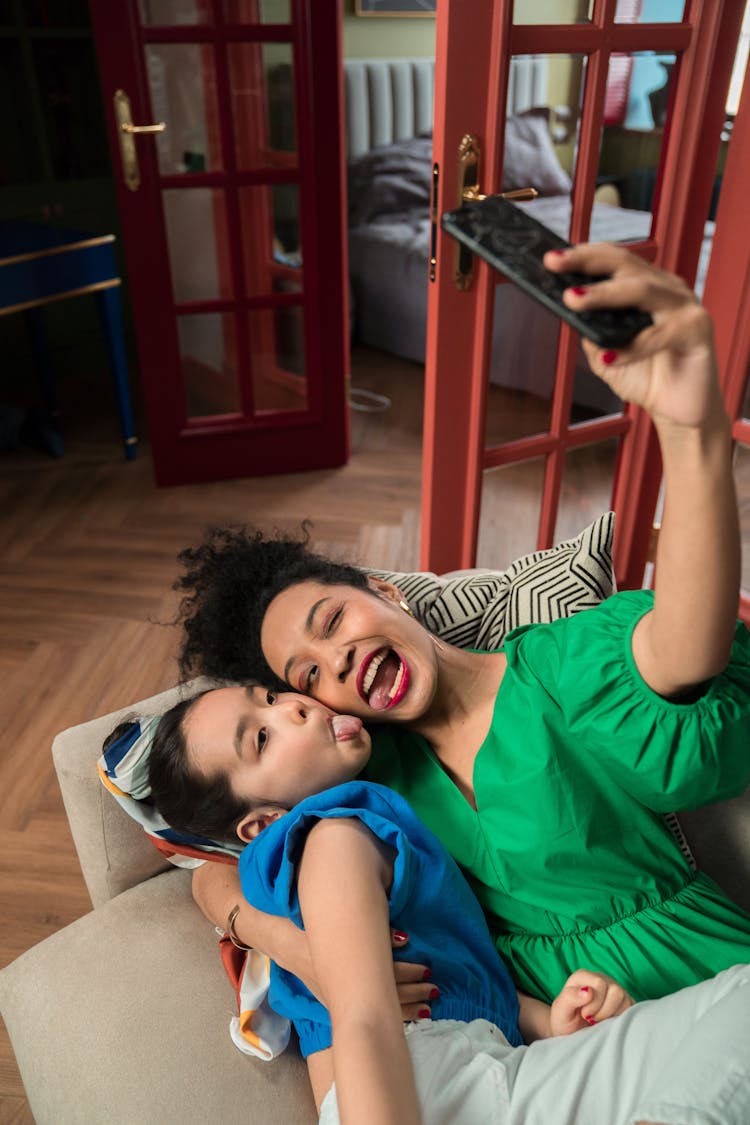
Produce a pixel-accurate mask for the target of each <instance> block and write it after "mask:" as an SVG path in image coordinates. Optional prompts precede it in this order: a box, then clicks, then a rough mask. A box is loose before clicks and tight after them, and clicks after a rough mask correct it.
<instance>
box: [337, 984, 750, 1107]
mask: <svg viewBox="0 0 750 1125" xmlns="http://www.w3.org/2000/svg"><path fill="white" fill-rule="evenodd" d="M749 985H750V965H736V966H735V967H734V968H732V969H727V970H726V971H725V972H723V973H719V975H718V976H716V977H713V978H712V979H711V980H708V981H704V982H703V983H702V984H697V985H693V986H692V987H691V988H684V989H682V990H681V991H680V992H676V993H674V994H673V995H671V996H665V997H663V998H662V999H660V1000H647V1001H644V1002H642V1003H640V1004H636V1005H635V1006H634V1007H632V1008H629V1009H628V1011H627V1012H625V1013H624V1014H623V1015H622V1016H618V1017H617V1018H615V1019H611V1020H605V1021H604V1022H603V1023H601V1024H598V1025H597V1026H596V1027H590V1028H584V1029H583V1030H582V1031H577V1032H576V1033H575V1034H574V1035H565V1036H560V1037H558V1038H554V1039H542V1040H539V1041H538V1042H536V1043H532V1044H531V1045H530V1046H528V1047H511V1046H510V1045H509V1043H508V1041H507V1040H506V1038H505V1036H504V1035H503V1034H502V1033H501V1032H500V1031H499V1030H498V1028H497V1027H495V1025H494V1024H491V1023H488V1022H487V1021H486V1020H474V1021H473V1022H472V1023H459V1022H457V1021H454V1020H435V1021H430V1020H422V1021H420V1022H418V1023H412V1024H407V1025H406V1039H407V1043H408V1046H409V1051H410V1053H411V1057H412V1065H413V1067H414V1075H415V1079H416V1083H417V1093H418V1096H419V1103H420V1106H421V1108H422V1120H423V1122H424V1125H603V1123H606V1125H634V1122H637V1121H647V1122H658V1123H659V1125H750V987H748V986H749ZM320 1122H321V1125H338V1123H339V1114H338V1107H337V1105H336V1088H335V1085H334V1086H332V1087H331V1089H330V1090H329V1091H328V1093H327V1094H326V1097H325V1099H324V1100H323V1104H322V1107H321V1113H320Z"/></svg>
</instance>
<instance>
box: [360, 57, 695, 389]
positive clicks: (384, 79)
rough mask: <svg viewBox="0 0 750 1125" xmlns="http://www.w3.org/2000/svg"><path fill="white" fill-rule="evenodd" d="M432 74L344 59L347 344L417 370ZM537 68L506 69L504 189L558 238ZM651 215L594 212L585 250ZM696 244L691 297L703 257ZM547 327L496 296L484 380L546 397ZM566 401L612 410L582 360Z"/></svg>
mask: <svg viewBox="0 0 750 1125" xmlns="http://www.w3.org/2000/svg"><path fill="white" fill-rule="evenodd" d="M433 77H434V63H433V60H432V59H425V58H406V59H346V60H345V61H344V90H345V106H346V128H347V156H348V186H349V274H350V280H351V293H352V304H353V324H354V338H355V340H356V341H358V342H359V343H362V344H365V345H368V346H371V347H376V348H380V349H382V350H384V351H388V352H393V353H395V354H396V355H400V356H404V357H405V358H407V359H411V360H414V361H416V362H418V363H422V362H423V361H424V351H425V331H426V317H427V285H428V282H427V260H428V248H429V240H430V222H429V193H430V182H431V170H432V155H431V130H432V91H433ZM547 89H548V83H547V60H546V58H544V57H532V56H528V57H519V58H514V59H513V60H512V64H511V72H510V81H509V94H508V126H507V130H506V142H505V154H504V162H503V163H504V171H503V190H510V189H511V188H516V187H527V186H533V187H535V188H537V190H538V191H539V192H540V198H538V199H536V200H534V201H533V202H532V203H527V204H520V206H523V207H526V208H528V209H530V210H531V212H532V213H533V214H534V215H536V217H537V218H538V219H540V221H541V222H543V223H545V224H546V225H547V226H549V227H551V228H552V229H553V230H555V231H557V232H558V233H559V234H560V235H562V236H563V237H565V238H567V237H568V233H569V225H570V203H571V201H570V191H571V181H570V177H569V176H568V173H567V172H566V171H565V169H563V168H562V166H561V165H560V161H559V159H558V156H557V152H556V150H555V146H554V144H553V142H552V138H551V134H550V129H549V110H548V108H547V103H548V100H549V99H548V94H547ZM650 226H651V215H650V213H649V212H645V211H635V210H632V209H626V208H623V207H617V206H612V205H608V204H604V203H595V204H594V209H593V213H592V217H591V238H592V240H597V241H598V240H604V239H607V240H622V241H637V240H639V239H643V238H645V237H647V236H648V233H649V230H650ZM712 232H713V224H712V223H707V224H706V238H705V239H704V246H703V253H702V255H701V264H700V267H699V273H698V282H697V284H696V289H697V290H698V291H700V288H701V286H702V281H703V277H704V274H705V269H706V267H707V263H708V257H709V254H710V238H711V234H712ZM557 331H558V324H557V320H556V319H555V317H553V316H552V314H550V313H548V312H547V311H546V310H544V309H543V308H541V307H540V306H538V305H536V304H534V303H533V302H532V301H531V300H530V299H529V298H528V297H526V296H525V295H524V294H523V293H521V292H520V291H519V290H517V289H516V288H515V287H514V286H512V285H498V287H497V294H496V298H495V313H494V324H493V346H492V359H491V368H490V380H491V382H492V383H494V384H498V385H501V386H505V387H511V388H514V389H518V390H525V391H528V392H530V393H532V394H535V395H539V396H542V397H544V398H550V397H551V394H552V384H553V379H554V367H553V357H554V354H555V344H556V340H557ZM574 397H575V400H576V402H578V403H579V404H581V405H583V406H585V407H588V408H591V409H595V410H600V411H601V410H604V411H607V410H613V409H619V408H620V401H619V399H616V398H615V396H614V395H613V394H612V393H611V392H610V391H609V390H608V388H607V387H606V386H604V384H603V383H601V382H600V380H598V379H595V378H594V377H593V376H591V375H590V373H589V372H588V368H587V366H586V363H585V360H584V358H583V353H581V355H580V364H579V369H578V370H577V372H576V383H575V390H574Z"/></svg>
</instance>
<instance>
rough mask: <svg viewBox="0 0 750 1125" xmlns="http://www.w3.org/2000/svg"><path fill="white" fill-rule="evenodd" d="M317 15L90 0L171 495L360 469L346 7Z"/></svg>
mask: <svg viewBox="0 0 750 1125" xmlns="http://www.w3.org/2000/svg"><path fill="white" fill-rule="evenodd" d="M314 9H315V10H314V14H313V5H311V4H310V3H307V2H306V0H122V2H120V3H117V4H112V3H111V2H110V0H91V14H92V23H93V28H94V35H95V41H96V48H97V54H98V58H99V64H100V70H101V76H102V89H103V96H104V100H105V109H106V111H107V116H108V121H109V133H110V141H111V146H112V152H113V163H114V167H115V175H116V179H117V184H118V199H119V207H120V216H121V222H122V235H123V243H124V250H125V258H126V263H127V269H128V278H129V285H130V293H131V299H132V307H133V317H134V322H135V328H136V336H137V343H138V353H139V362H140V373H141V378H142V383H143V387H144V394H145V403H146V410H147V420H148V429H149V436H150V439H151V445H152V448H153V456H154V466H155V473H156V478H157V481H158V483H159V484H180V483H185V482H194V481H207V480H218V479H222V478H227V477H239V476H251V475H262V474H268V473H277V472H292V471H298V470H303V469H313V468H323V467H332V466H336V465H341V464H343V463H344V462H345V461H346V459H347V457H348V448H349V430H348V409H347V401H346V379H347V372H348V335H347V332H346V331H345V323H346V301H347V296H346V294H347V290H346V286H345V276H346V257H345V253H346V251H345V246H346V243H345V237H344V223H345V208H344V180H343V145H342V143H341V137H342V116H343V108H342V106H343V102H342V76H341V69H342V68H341V4H340V0H316V3H315V5H314ZM123 125H124V126H125V132H123ZM144 127H145V129H144ZM132 128H135V131H134V132H133V131H131V129H132Z"/></svg>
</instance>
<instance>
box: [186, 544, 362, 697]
mask: <svg viewBox="0 0 750 1125" xmlns="http://www.w3.org/2000/svg"><path fill="white" fill-rule="evenodd" d="M309 539H310V535H309V530H308V527H307V525H306V524H303V525H302V528H301V535H300V536H298V537H297V538H293V537H291V536H285V535H281V534H277V535H275V536H273V537H267V536H266V535H264V533H263V532H261V531H254V530H252V529H250V528H242V527H240V528H237V527H218V528H211V529H209V530H208V531H207V532H206V534H205V536H204V539H203V542H202V543H201V544H200V545H199V546H197V547H187V548H186V549H185V550H184V551H181V552H180V554H179V555H178V561H179V562H180V564H181V565H182V566H183V567H184V570H185V573H184V574H183V575H182V576H181V577H180V578H178V579H177V581H176V582H175V584H174V588H175V589H176V590H182V591H183V592H184V593H185V597H184V598H183V600H182V602H181V604H180V609H179V619H180V620H181V621H182V625H183V628H184V631H185V632H184V638H183V642H182V650H181V652H180V671H181V673H182V675H183V676H184V677H185V678H188V677H189V676H191V675H194V674H196V673H203V674H205V675H207V676H214V677H216V678H218V679H227V680H247V679H254V680H257V681H259V682H260V683H263V684H268V685H270V686H273V687H281V686H282V684H281V683H280V682H279V679H278V677H277V676H275V675H274V674H273V672H272V671H271V669H270V668H269V667H268V664H267V663H266V661H265V658H264V656H263V652H262V650H261V646H260V629H261V625H262V623H263V617H264V615H265V612H266V609H267V608H268V605H269V603H270V602H271V601H272V600H273V599H274V598H275V597H276V595H277V594H280V593H281V591H282V590H285V589H287V587H289V586H294V585H296V584H297V583H299V582H305V581H308V580H310V581H313V582H323V583H325V584H326V585H336V584H339V583H340V584H343V585H347V586H354V587H356V588H357V589H361V590H367V589H369V586H368V584H367V576H366V574H365V573H364V572H363V571H361V570H359V569H358V568H357V567H355V566H352V565H350V564H349V563H337V562H334V561H333V560H331V559H327V558H325V557H324V556H322V555H316V554H314V553H313V552H312V551H311V550H310V549H309V546H308V543H309Z"/></svg>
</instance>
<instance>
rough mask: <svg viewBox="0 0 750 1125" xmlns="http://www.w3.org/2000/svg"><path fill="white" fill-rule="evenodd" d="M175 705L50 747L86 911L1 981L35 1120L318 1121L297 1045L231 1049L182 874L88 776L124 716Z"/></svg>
mask: <svg viewBox="0 0 750 1125" xmlns="http://www.w3.org/2000/svg"><path fill="white" fill-rule="evenodd" d="M195 686H197V682H196V684H194V685H192V687H193V689H194V688H195ZM188 690H190V689H188ZM179 696H180V689H177V688H174V689H172V690H170V691H167V692H163V693H161V694H160V695H157V696H154V697H152V698H151V699H148V700H144V701H143V702H141V703H138V704H136V705H134V706H131V707H128V708H125V709H124V710H123V711H122V712H118V713H115V714H111V715H106V716H104V717H102V718H99V719H94V720H92V721H91V722H88V723H83V724H82V725H80V726H77V727H73V728H71V729H70V730H67V731H63V733H62V734H60V735H58V737H57V738H56V739H55V742H54V744H53V747H52V753H53V757H54V762H55V768H56V770H57V775H58V778H59V782H60V788H61V790H62V795H63V800H64V802H65V809H66V812H67V815H68V819H69V821H70V826H71V829H72V833H73V839H74V841H75V845H76V849H77V851H78V856H79V859H80V862H81V868H82V870H83V874H84V878H85V880H86V885H87V887H88V890H89V893H90V895H91V900H92V903H93V905H94V909H93V911H92V912H91V913H90V914H87V915H86V916H85V917H83V918H80V919H79V920H78V921H76V922H74V923H72V924H71V925H69V926H67V927H66V928H65V929H64V930H61V931H60V932H59V933H57V934H53V935H52V937H49V938H47V939H46V940H45V941H43V942H41V943H40V944H39V945H37V946H35V947H34V948H33V949H30V950H29V951H28V952H27V953H25V954H23V955H22V956H21V957H19V958H18V959H17V960H16V961H14V962H13V963H12V964H11V965H9V966H8V967H7V968H5V969H3V970H2V972H0V1011H2V1015H3V1018H4V1020H5V1023H6V1025H7V1028H8V1033H9V1035H10V1038H11V1042H12V1044H13V1049H14V1051H15V1053H16V1058H17V1060H18V1066H19V1070H20V1072H21V1077H22V1079H23V1082H24V1086H25V1087H26V1094H27V1097H28V1100H29V1105H30V1107H31V1111H32V1113H33V1115H34V1120H35V1121H36V1122H37V1125H77V1123H79V1122H80V1123H81V1125H105V1123H106V1125H165V1123H167V1122H177V1121H179V1122H181V1123H183V1125H192V1123H195V1125H205V1123H206V1122H208V1121H227V1122H237V1123H239V1122H251V1121H256V1120H257V1121H261V1120H262V1121H275V1122H279V1123H280V1125H281V1123H283V1125H309V1123H314V1122H315V1121H316V1120H317V1118H316V1113H315V1106H314V1104H313V1100H312V1096H311V1094H310V1091H309V1084H308V1081H307V1071H306V1068H305V1066H304V1063H303V1062H302V1060H301V1058H300V1056H299V1053H298V1052H297V1051H296V1050H293V1049H291V1048H290V1049H289V1050H287V1051H286V1052H285V1054H284V1055H283V1056H282V1057H281V1058H280V1059H278V1060H276V1061H275V1062H274V1063H264V1062H261V1061H259V1060H256V1059H252V1058H248V1057H246V1056H245V1055H242V1054H241V1053H240V1052H239V1051H238V1050H237V1048H236V1047H235V1046H234V1045H233V1044H232V1042H231V1040H230V1037H229V1020H230V1017H231V1016H232V1014H233V1012H234V1011H236V1007H235V997H234V994H233V991H232V987H231V985H230V983H229V980H228V978H227V977H226V975H225V973H224V970H223V968H222V966H221V962H220V960H219V955H218V937H217V934H216V931H215V930H214V928H213V927H212V926H211V925H210V924H209V923H208V922H207V921H206V920H205V918H204V917H203V916H202V915H201V913H200V911H199V910H198V908H197V907H196V905H195V903H194V902H193V899H192V895H191V892H190V878H191V876H190V872H189V871H185V870H181V869H177V868H175V867H173V866H172V865H171V864H169V863H168V862H167V861H166V860H164V859H163V858H162V857H161V856H160V855H159V853H158V852H157V851H156V849H155V848H154V847H153V845H152V844H151V843H149V841H148V840H147V838H146V836H145V834H144V833H143V832H142V830H141V829H140V828H139V827H138V825H137V824H136V823H135V822H134V821H133V820H131V819H130V818H129V817H128V816H127V814H126V813H124V812H123V811H122V809H120V807H119V806H118V805H117V803H116V802H115V801H113V800H112V798H111V797H110V796H109V794H108V793H107V792H106V790H105V789H104V787H103V786H102V785H101V783H100V781H99V778H98V776H97V772H96V762H97V759H98V757H99V755H100V753H101V744H102V741H103V739H104V738H105V736H106V735H107V734H109V732H110V731H111V730H112V729H113V727H114V726H115V725H116V723H117V722H118V721H119V720H120V718H124V717H126V716H128V715H130V714H133V713H135V712H138V713H145V714H149V713H152V714H159V713H161V712H162V711H164V710H166V709H167V708H168V707H170V706H171V705H172V703H174V702H176V700H177V699H178V698H179Z"/></svg>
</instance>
